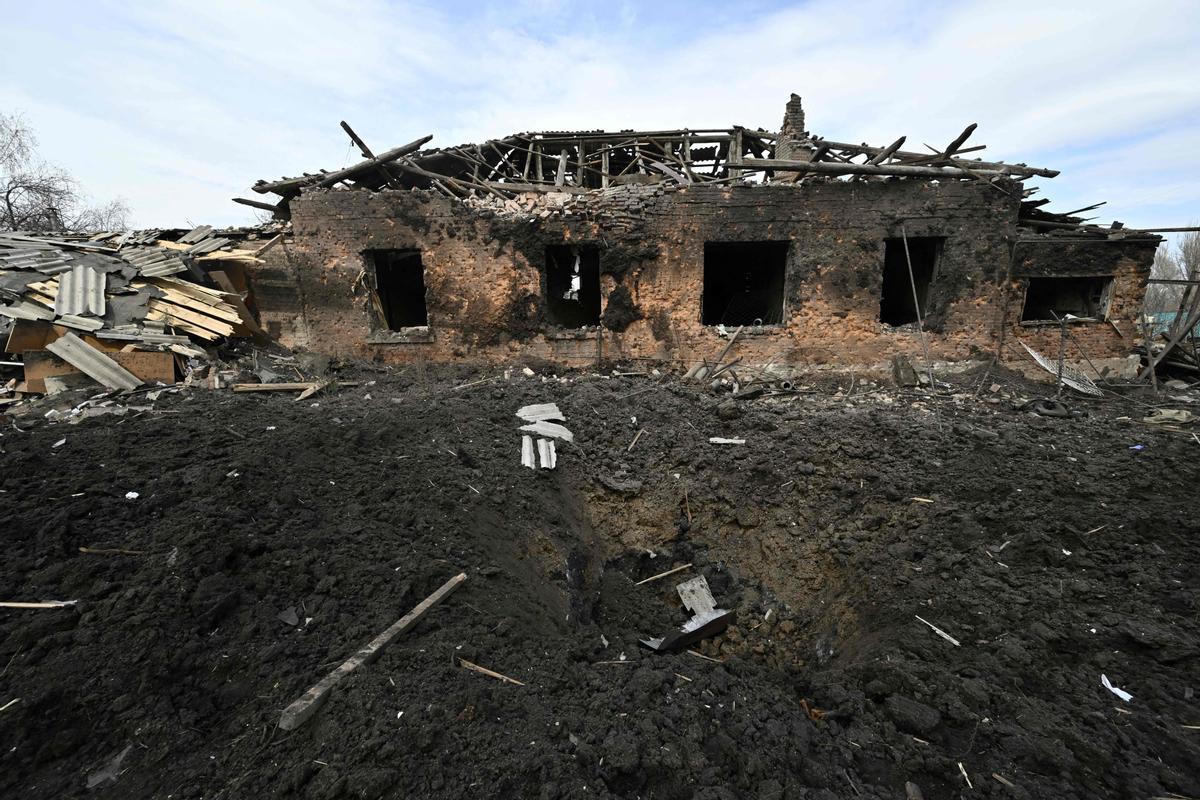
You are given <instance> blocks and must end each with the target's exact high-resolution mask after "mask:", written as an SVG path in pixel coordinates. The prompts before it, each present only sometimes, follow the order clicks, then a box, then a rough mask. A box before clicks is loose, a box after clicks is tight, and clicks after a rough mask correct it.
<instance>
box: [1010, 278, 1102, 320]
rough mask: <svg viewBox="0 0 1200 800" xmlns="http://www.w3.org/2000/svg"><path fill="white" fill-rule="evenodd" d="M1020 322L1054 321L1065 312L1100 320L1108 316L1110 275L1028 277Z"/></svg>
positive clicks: (1063, 315) (1060, 317)
mask: <svg viewBox="0 0 1200 800" xmlns="http://www.w3.org/2000/svg"><path fill="white" fill-rule="evenodd" d="M1028 280H1029V286H1028V287H1027V288H1026V289H1025V306H1024V308H1022V310H1021V321H1022V322H1054V321H1056V320H1055V317H1057V318H1058V319H1062V318H1063V317H1065V316H1066V315H1067V314H1072V315H1074V316H1076V317H1084V318H1088V319H1098V320H1103V319H1105V317H1106V316H1107V315H1108V294H1109V289H1110V288H1111V287H1112V276H1110V275H1089V276H1086V277H1077V276H1076V277H1054V278H1029V279H1028Z"/></svg>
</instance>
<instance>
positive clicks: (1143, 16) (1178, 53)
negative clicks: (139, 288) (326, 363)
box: [0, 0, 1200, 225]
mask: <svg viewBox="0 0 1200 800" xmlns="http://www.w3.org/2000/svg"><path fill="white" fill-rule="evenodd" d="M655 8H657V7H655ZM52 14H53V12H50V11H45V10H38V9H33V8H26V9H22V10H20V11H19V12H18V13H15V14H14V15H12V17H11V18H10V19H7V20H6V22H8V23H9V27H10V28H12V33H11V34H10V37H11V38H9V39H8V40H7V42H6V44H9V46H7V47H6V49H5V51H3V52H2V53H0V76H3V77H0V108H13V107H19V108H23V109H25V110H26V111H27V112H28V115H29V118H30V120H31V122H33V123H34V124H35V125H36V126H37V127H38V128H39V131H40V133H41V135H42V139H43V141H44V143H45V145H46V146H47V149H48V150H49V149H50V148H53V152H47V155H49V156H51V157H52V158H54V159H55V160H58V161H60V162H62V163H64V164H65V165H66V166H68V167H69V168H71V169H72V170H73V171H75V172H76V174H78V175H79V177H80V178H81V179H82V180H83V181H84V182H85V184H86V185H87V186H88V187H89V188H90V189H91V190H92V191H93V192H94V193H95V194H97V195H99V196H111V195H124V196H126V197H128V198H129V199H130V200H131V202H132V204H133V206H134V210H135V213H136V216H137V219H138V222H140V223H142V224H146V225H163V224H183V222H184V220H185V219H190V220H193V221H197V220H204V221H210V222H215V223H218V224H223V223H231V222H238V221H246V220H248V219H249V218H250V215H249V214H248V213H247V212H246V211H245V210H243V209H241V208H240V207H238V206H234V205H233V204H231V203H229V202H228V198H229V197H232V196H234V195H245V194H246V192H247V187H248V186H249V185H250V184H251V183H253V181H254V180H255V179H257V178H260V177H264V178H269V177H276V176H279V175H282V174H296V173H298V172H300V171H304V170H314V169H316V168H318V167H325V168H335V167H338V166H341V165H343V164H345V163H347V161H349V160H353V158H354V153H353V151H352V150H351V148H350V147H349V146H348V143H347V141H346V139H345V136H344V135H343V134H342V132H341V130H340V129H339V128H338V126H337V123H338V121H339V120H340V119H347V120H349V121H350V122H351V124H353V125H354V126H355V128H356V130H358V131H359V132H360V133H361V134H362V135H363V136H364V137H365V138H367V140H368V141H369V142H371V143H372V144H373V145H374V146H375V147H376V148H378V149H383V148H386V147H388V146H392V145H394V144H399V143H402V142H405V141H409V140H410V139H413V138H416V137H417V136H419V135H422V134H424V133H434V134H435V140H434V143H435V144H439V145H447V144H452V143H457V142H458V141H472V140H479V139H483V138H489V137H492V136H498V135H503V134H506V133H510V132H513V131H519V130H538V129H581V128H602V127H603V128H655V127H672V128H674V127H683V126H688V127H692V128H699V127H708V126H720V127H724V126H727V125H730V124H733V123H739V124H745V125H749V126H751V127H756V126H762V127H766V128H774V127H775V126H776V125H778V123H779V120H780V118H781V116H782V112H783V104H784V102H785V101H786V99H787V96H788V94H789V92H792V91H795V92H797V93H799V94H801V95H803V97H804V100H805V107H806V110H807V111H808V121H809V127H810V128H811V129H812V130H813V131H814V132H816V133H819V134H821V135H823V136H827V137H829V138H834V139H840V140H849V141H871V142H875V143H887V142H890V141H891V140H892V139H894V138H896V136H898V135H900V134H907V135H908V136H909V144H910V146H914V147H920V146H921V144H922V143H924V142H928V143H929V144H931V145H935V146H941V145H944V144H946V143H947V142H948V141H949V140H950V139H952V138H953V137H954V136H956V135H957V134H958V133H959V131H961V130H962V128H963V126H964V125H966V124H967V123H968V122H978V123H979V124H980V126H979V130H978V131H977V132H976V134H975V135H974V137H973V138H972V142H971V143H973V144H976V143H986V144H988V145H989V149H988V150H987V151H985V152H984V153H983V154H982V155H984V156H985V157H989V158H1004V159H1006V160H1011V161H1024V162H1027V163H1035V164H1039V165H1042V166H1051V167H1056V168H1061V169H1063V170H1064V173H1063V175H1062V176H1061V177H1059V178H1057V179H1055V180H1053V181H1043V182H1042V183H1041V186H1042V189H1043V190H1044V192H1045V193H1046V194H1049V195H1051V196H1052V197H1054V198H1055V200H1056V202H1055V204H1054V205H1053V206H1052V207H1055V208H1064V209H1066V208H1071V207H1076V206H1082V205H1087V204H1088V203H1090V202H1095V201H1098V200H1102V199H1108V200H1109V201H1110V205H1109V206H1106V207H1105V208H1104V211H1107V212H1109V213H1112V214H1115V215H1118V216H1120V218H1122V219H1123V220H1125V221H1126V222H1129V223H1130V224H1155V223H1157V224H1167V223H1171V224H1181V223H1183V222H1185V221H1186V220H1187V219H1191V218H1193V217H1195V216H1197V210H1196V209H1197V202H1198V201H1200V197H1197V191H1196V190H1194V189H1191V188H1190V187H1193V186H1200V164H1197V163H1196V159H1195V156H1194V145H1188V144H1187V142H1188V141H1191V142H1194V141H1195V140H1196V138H1197V133H1200V130H1198V129H1200V84H1198V83H1197V82H1196V81H1195V76H1197V75H1200V48H1196V47H1195V46H1194V44H1193V42H1194V41H1196V40H1197V38H1198V36H1200V4H1194V3H1187V2H1169V1H1168V0H1161V2H1148V3H1144V4H1142V5H1141V6H1140V7H1139V11H1138V13H1137V16H1136V17H1135V16H1133V15H1132V13H1131V10H1130V7H1129V6H1128V4H1125V3H1117V2H1113V1H1112V0H1103V1H1102V2H1091V3H1075V2H1066V3H1052V4H1051V3H1045V4H1042V5H1041V6H1039V7H1036V8H1034V7H1032V6H1020V5H1018V4H1013V3H1011V2H999V0H986V1H984V2H965V3H954V4H940V3H921V2H916V0H909V1H908V2H901V3H894V2H882V0H876V1H874V2H864V3H847V2H844V1H843V2H835V1H834V0H817V1H816V2H810V3H803V4H797V5H796V6H794V7H785V8H781V9H774V10H764V9H763V7H761V6H759V5H756V4H753V3H751V4H749V5H745V6H730V5H728V4H718V3H704V2H696V3H692V4H689V5H675V4H670V3H668V4H666V5H664V6H662V7H661V9H659V10H657V11H655V12H653V13H651V12H649V11H647V7H645V6H642V7H640V9H639V6H638V5H636V4H632V3H628V2H625V3H619V4H613V5H611V6H593V5H586V4H576V3H569V2H565V0H525V1H524V2H521V3H519V4H518V5H517V6H516V8H515V10H514V9H512V8H505V9H501V8H500V7H498V6H490V5H487V6H484V7H482V8H480V9H478V10H474V11H472V10H470V9H465V8H462V7H460V6H453V7H450V8H447V9H440V8H438V7H437V6H434V5H432V4H420V3H415V2H410V3H404V4H400V3H394V2H383V1H382V0H366V2H363V3H356V4H354V5H352V6H344V5H341V4H333V3H329V2H320V1H319V0H297V2H289V3H288V4H278V3H267V2H262V1H261V0H260V1H258V2H240V1H238V0H210V2H204V3H201V2H188V1H186V0H168V1H167V2H164V3H148V2H147V3H121V4H117V3H112V4H107V5H105V4H101V5H98V6H94V7H93V6H89V7H88V11H87V12H81V14H79V15H76V16H75V20H76V22H75V25H74V27H72V26H66V27H63V26H62V25H61V24H60V21H59V20H57V19H56V18H54V17H52V16H51V15H52ZM1151 20H1152V21H1153V24H1150V21H1151ZM50 51H53V52H55V53H56V54H57V55H56V58H55V59H50V60H47V59H45V58H44V57H43V55H42V54H44V53H45V52H50ZM29 64H37V65H38V67H39V68H38V69H29V68H28V65H29ZM1151 214H1152V215H1153V217H1154V218H1153V219H1151V218H1150V215H1151Z"/></svg>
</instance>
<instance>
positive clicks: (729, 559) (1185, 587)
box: [0, 368, 1200, 800]
mask: <svg viewBox="0 0 1200 800" xmlns="http://www.w3.org/2000/svg"><path fill="white" fill-rule="evenodd" d="M491 374H494V373H483V374H478V373H474V374H468V373H466V372H465V371H459V372H453V373H452V372H449V371H436V370H433V369H432V368H431V369H429V370H424V369H422V370H417V369H411V370H409V371H407V372H400V371H398V370H397V371H393V372H382V371H381V372H376V373H364V374H362V375H358V376H355V377H358V378H359V379H360V380H362V381H364V382H365V381H372V380H374V381H375V382H374V383H373V384H370V385H366V384H364V385H360V386H357V387H353V388H342V389H340V390H338V391H336V392H331V393H326V394H324V395H318V396H317V397H314V398H312V399H311V400H306V401H303V402H300V403H296V402H293V400H292V397H291V396H284V395H281V394H272V395H234V394H232V393H230V392H228V391H216V392H212V391H206V390H200V389H196V390H185V391H183V392H180V393H174V394H165V395H163V396H161V397H159V398H158V399H157V400H155V401H154V402H153V403H150V402H148V401H147V400H146V399H145V398H140V399H135V400H134V401H132V404H134V405H153V407H154V408H153V411H141V412H132V411H131V412H129V413H128V414H126V415H124V416H101V417H96V418H91V419H85V420H83V421H82V422H80V423H79V424H78V425H71V424H67V423H65V422H61V421H59V422H52V421H49V420H47V419H46V418H45V417H44V416H43V412H44V411H45V410H46V409H47V408H49V407H50V405H54V404H57V405H59V406H65V405H67V403H66V402H64V401H62V400H58V399H57V398H55V399H52V400H54V401H55V402H51V401H45V403H46V405H43V406H41V407H39V408H37V409H34V410H33V413H28V414H26V415H24V416H20V417H18V418H14V419H6V418H4V417H0V422H3V423H4V424H3V429H2V433H3V435H2V436H0V467H2V470H0V490H2V493H0V519H3V532H4V536H3V546H4V558H3V560H2V561H0V585H3V587H4V589H3V595H4V597H3V598H0V599H5V600H47V599H69V600H78V601H79V602H78V604H77V605H75V606H72V607H68V608H62V609H44V610H9V609H3V610H0V633H2V637H0V665H3V666H0V669H2V670H3V671H2V672H0V705H4V704H5V703H9V701H10V700H12V699H14V698H19V700H18V701H17V702H15V703H12V704H10V705H8V706H7V707H6V708H5V709H4V710H3V711H2V712H0V752H2V753H3V755H2V757H0V795H3V796H5V797H14V798H15V797H21V798H63V797H77V796H84V795H88V796H94V797H100V798H134V797H137V798H140V797H159V798H166V797H174V798H178V797H184V798H200V797H203V798H243V797H244V798H251V797H253V798H257V797H304V798H325V799H328V800H332V799H333V798H381V797H395V798H401V797H445V798H473V797H479V798H508V797H521V798H524V797H535V798H583V797H642V798H679V799H680V800H682V799H683V798H705V799H707V800H715V799H716V798H764V799H765V798H858V797H862V798H869V797H876V798H902V797H904V796H905V784H906V782H908V781H911V782H912V783H914V784H916V785H917V786H919V787H920V791H921V792H922V793H923V796H924V797H925V798H930V799H933V798H949V797H960V796H963V797H1005V798H1007V797H1017V798H1025V797H1037V798H1097V797H1106V798H1108V797H1111V798H1126V797H1138V798H1149V797H1155V796H1168V795H1169V794H1170V793H1177V794H1179V795H1183V796H1187V797H1197V796H1200V730H1197V729H1196V728H1195V727H1186V726H1196V725H1200V708H1198V707H1197V699H1196V697H1195V690H1196V689H1197V688H1198V687H1200V639H1198V636H1197V599H1196V597H1197V596H1196V589H1197V579H1196V574H1197V570H1198V569H1200V536H1198V534H1200V531H1198V530H1197V524H1196V522H1195V503H1196V486H1197V485H1198V482H1200V468H1198V467H1197V456H1198V455H1200V442H1197V441H1196V440H1195V439H1194V438H1193V437H1192V436H1191V435H1190V434H1188V433H1183V432H1179V431H1171V430H1161V429H1159V428H1156V427H1153V426H1149V425H1144V424H1142V423H1140V421H1139V420H1140V418H1141V416H1142V415H1143V413H1144V410H1145V409H1144V407H1143V406H1142V405H1140V404H1139V402H1138V401H1136V400H1127V401H1109V402H1106V403H1104V404H1098V403H1093V404H1090V405H1083V403H1082V401H1072V404H1073V405H1074V406H1075V407H1076V408H1082V409H1084V410H1085V411H1087V416H1085V417H1082V418H1075V419H1052V418H1046V417H1040V416H1036V415H1032V414H1029V413H1024V412H1020V411H1018V410H1016V406H1017V405H1018V404H1019V402H1020V399H1021V398H1022V397H1026V398H1027V397H1032V396H1035V395H1034V394H1032V391H1033V389H1031V387H1029V386H1025V385H1022V384H1020V383H1019V382H1017V381H1016V380H1015V379H1013V378H1007V379H1005V380H1004V381H1003V383H1004V385H1005V387H1006V388H1005V390H1003V391H1002V392H1001V393H998V394H993V393H992V392H990V391H989V390H988V389H987V388H986V387H987V386H988V385H990V384H991V383H992V381H994V380H996V378H995V375H994V374H993V375H992V376H990V377H986V378H982V379H981V380H980V381H977V380H975V379H973V378H969V377H963V378H959V379H957V380H958V382H959V383H960V389H959V391H960V392H961V394H959V395H955V396H953V397H952V396H949V392H947V393H946V395H945V396H940V397H933V396H930V395H928V394H927V393H923V392H921V391H905V392H901V391H898V390H895V389H886V390H876V389H873V388H872V387H870V386H869V385H868V386H866V387H864V385H863V384H862V383H861V382H859V384H858V388H857V389H856V390H855V392H854V395H853V396H851V397H848V398H847V397H845V396H841V395H838V394H835V393H834V387H832V386H821V387H816V388H814V389H813V390H812V393H810V394H801V395H797V396H794V397H785V398H760V399H756V400H742V401H737V400H731V399H730V398H729V397H728V395H716V394H712V393H709V392H708V391H707V390H702V389H699V388H695V387H694V386H689V385H684V384H680V383H679V382H678V381H677V380H676V379H674V378H670V379H668V378H660V377H655V376H625V377H604V376H597V375H591V374H572V375H570V376H568V379H566V380H565V381H559V380H556V379H551V378H548V377H545V376H536V377H526V376H523V375H521V374H520V373H519V372H515V373H514V374H513V375H512V377H511V378H508V379H506V378H503V377H497V378H496V379H494V380H492V381H489V382H484V383H479V384H476V385H474V386H471V387H469V388H465V389H455V388H453V387H455V386H457V385H460V384H464V383H469V382H471V381H478V380H481V379H483V378H486V377H488V376H489V375H491ZM844 382H845V383H848V381H844ZM977 384H978V386H979V387H982V391H979V392H978V394H976V390H977ZM549 401H555V402H558V403H559V405H560V407H561V408H562V409H563V411H564V412H565V414H566V417H567V422H566V424H567V426H568V427H569V428H570V429H571V430H572V431H574V432H575V435H576V437H577V438H576V444H575V445H565V444H564V445H561V446H560V448H559V468H558V469H557V470H555V471H553V472H551V471H540V470H539V471H531V470H528V469H523V468H522V467H521V466H520V464H519V450H520V448H519V435H518V432H517V427H518V425H519V422H518V420H517V419H516V417H515V416H514V412H515V410H516V409H517V408H518V407H519V406H521V405H523V404H526V403H532V402H549ZM635 417H636V423H634V422H633V418H635ZM1120 417H1126V418H1125V419H1121V418H1120ZM18 427H19V428H20V430H18V429H17V428H18ZM642 428H644V429H645V432H644V433H643V434H642V436H641V437H640V439H638V441H637V443H636V445H635V446H634V447H633V449H632V450H629V445H630V442H632V441H633V439H634V436H635V434H636V432H637V431H638V430H639V429H642ZM710 436H729V437H733V436H736V437H742V438H745V439H746V440H747V443H746V444H745V445H743V446H738V445H714V444H709V443H708V438H709V437H710ZM64 438H65V439H66V441H65V443H62V444H61V445H59V446H57V447H56V446H55V444H56V443H57V442H59V441H60V440H61V439H64ZM1136 445H1143V446H1144V447H1142V448H1140V449H1133V448H1134V446H1136ZM131 491H132V492H137V493H138V495H139V496H138V497H137V498H136V499H126V493H127V492H131ZM913 498H924V499H927V500H931V501H932V502H921V501H920V500H914V499H913ZM80 547H88V548H110V549H111V548H120V549H126V550H134V551H142V552H140V553H138V554H135V555H126V554H90V553H81V552H80V550H79V548H80ZM689 562H690V563H692V564H693V565H694V567H693V568H692V569H691V570H688V571H684V572H682V573H679V574H678V575H676V576H672V577H670V578H667V579H664V580H660V581H656V582H652V583H649V584H645V585H642V586H635V585H634V582H635V581H638V580H641V579H643V578H646V577H649V576H651V575H654V574H656V573H659V572H662V571H664V570H667V569H670V568H671V567H673V566H676V565H681V564H685V563H689ZM459 571H465V572H467V574H468V576H469V578H468V580H467V582H466V583H465V584H464V585H463V587H462V588H461V589H460V590H459V591H458V592H457V593H455V594H454V595H452V596H451V597H450V598H449V599H448V600H447V601H446V602H445V603H444V604H443V605H442V606H440V607H438V608H437V609H435V610H434V611H433V612H431V613H430V614H429V615H428V616H427V617H426V618H425V619H424V620H423V621H422V622H421V623H420V624H419V625H418V626H417V627H416V628H414V629H413V630H412V631H410V632H409V633H407V634H406V635H404V636H403V637H401V638H400V639H398V640H397V641H396V642H394V643H393V644H392V645H391V646H389V647H388V648H387V650H386V651H385V652H384V653H383V655H382V657H381V658H380V659H379V660H378V661H377V662H375V663H374V664H372V665H370V666H368V667H365V668H363V669H361V670H359V671H358V672H357V673H355V674H354V675H352V676H351V677H350V678H348V679H347V680H345V681H344V682H343V683H342V684H341V685H340V687H339V688H338V689H337V690H336V691H335V692H334V693H333V695H332V697H331V698H330V700H329V702H328V703H327V704H326V705H325V707H324V708H323V709H322V710H321V711H320V712H319V713H318V714H317V715H316V717H314V719H313V720H312V721H311V722H310V723H309V724H308V725H306V726H305V727H303V728H301V729H299V730H297V731H295V732H292V733H284V732H283V731H281V730H279V729H278V728H277V727H276V723H277V721H278V719H279V713H280V711H281V710H282V709H283V708H284V707H285V706H286V705H288V704H289V703H290V702H292V701H293V700H294V699H296V698H297V697H299V696H300V694H301V693H303V692H304V690H305V689H306V688H308V687H309V686H310V685H311V684H313V683H314V682H315V681H317V680H318V679H319V678H321V677H322V676H324V675H325V674H326V673H328V672H329V671H331V670H332V669H333V668H334V667H335V666H337V665H338V664H339V663H340V662H341V661H342V660H344V659H345V658H347V657H348V656H349V655H351V654H352V653H353V652H354V651H355V650H356V649H357V648H358V647H360V646H361V645H363V644H365V643H366V642H367V641H369V640H370V639H371V638H372V637H374V636H375V635H376V634H377V633H378V632H379V631H381V630H383V629H384V628H385V627H387V626H388V625H389V624H391V623H392V622H394V621H395V620H396V619H398V618H399V617H400V616H402V615H403V614H404V613H405V612H407V611H408V610H409V609H411V608H412V607H413V606H414V605H416V604H417V603H418V602H419V601H420V600H421V599H423V598H424V597H425V596H426V595H427V594H428V593H430V592H431V591H432V590H434V589H435V588H437V587H438V586H439V585H441V584H442V583H443V582H444V581H445V580H447V579H448V578H449V577H451V576H452V575H454V574H456V573H457V572H459ZM695 574H703V575H704V576H705V577H706V578H707V579H708V582H709V584H710V586H711V587H712V589H713V591H714V594H715V595H716V598H717V600H718V602H719V603H720V604H721V605H722V606H723V607H725V608H731V609H735V610H736V611H737V612H738V615H739V618H738V622H737V624H736V626H735V627H732V628H730V629H728V630H727V631H726V632H725V633H724V634H723V635H722V636H720V637H719V638H717V639H714V640H709V641H707V642H704V643H703V644H702V645H701V646H700V647H699V650H698V652H700V653H701V655H696V654H694V653H687V652H685V653H680V654H675V655H669V654H654V653H651V652H650V651H648V650H646V649H644V648H642V647H641V646H640V645H639V644H638V640H639V639H641V638H644V637H647V636H661V635H663V634H664V633H666V632H667V631H668V630H670V628H671V627H672V626H673V625H676V624H679V623H681V622H682V621H683V619H684V611H683V610H682V609H681V608H680V604H679V601H678V598H677V597H676V596H675V594H674V584H675V583H677V582H678V581H679V580H682V579H686V578H688V577H691V576H693V575H695ZM917 615H919V616H921V617H923V618H924V619H926V620H928V621H929V622H930V623H932V624H934V625H936V626H938V627H939V628H941V629H942V630H944V631H945V632H946V633H947V634H949V635H950V636H952V637H954V638H955V639H957V640H958V641H959V642H960V646H955V645H953V644H951V643H950V642H949V641H947V640H946V639H943V638H941V637H940V636H938V635H937V634H936V633H935V632H934V631H932V630H931V629H930V628H929V627H927V626H926V625H924V624H922V623H921V622H920V621H918V620H917V619H916V616H917ZM606 643H607V644H606ZM702 656H705V657H702ZM459 659H466V660H468V661H471V662H475V663H477V664H480V665H482V666H484V667H486V668H489V669H492V670H495V671H497V672H500V673H503V674H504V675H508V676H510V677H512V678H514V679H516V680H519V681H522V682H523V683H524V684H525V685H523V686H518V685H514V684H509V683H504V682H501V681H498V680H494V679H492V678H489V677H485V676H483V675H480V674H478V673H475V672H471V671H468V670H466V669H463V668H462V667H461V666H459ZM1101 674H1104V675H1106V676H1107V677H1108V678H1109V679H1110V680H1111V681H1112V683H1113V684H1114V685H1115V686H1117V687H1120V688H1122V689H1125V690H1127V691H1129V692H1131V693H1132V695H1133V699H1132V701H1130V702H1128V703H1126V702H1123V701H1122V700H1120V699H1119V698H1118V697H1116V696H1115V695H1114V694H1113V693H1111V692H1110V691H1108V690H1107V689H1106V688H1104V687H1103V686H1102V685H1101V679H1100V676H1101ZM122 753H124V757H123V758H121V759H120V760H119V764H117V765H115V768H113V769H110V770H109V773H110V775H111V776H114V777H115V780H114V778H113V777H106V776H105V774H104V771H105V769H106V768H109V767H113V766H114V760H116V759H117V757H118V756H120V755H121V754H122ZM960 765H961V767H960ZM964 773H965V777H964ZM994 776H997V777H994ZM89 778H90V780H91V782H92V783H94V784H97V785H95V786H94V788H91V789H89V788H88V784H89ZM967 779H969V780H970V784H971V786H972V787H973V788H969V787H968V784H967Z"/></svg>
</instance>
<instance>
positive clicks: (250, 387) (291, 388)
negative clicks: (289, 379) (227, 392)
mask: <svg viewBox="0 0 1200 800" xmlns="http://www.w3.org/2000/svg"><path fill="white" fill-rule="evenodd" d="M321 385H322V384H320V383H317V382H315V381H308V382H305V383H235V384H234V385H233V390H234V391H235V392H300V391H308V390H309V389H317V388H319V387H320V386H321Z"/></svg>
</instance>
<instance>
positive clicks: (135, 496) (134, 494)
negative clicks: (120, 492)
mask: <svg viewBox="0 0 1200 800" xmlns="http://www.w3.org/2000/svg"><path fill="white" fill-rule="evenodd" d="M139 497H141V495H140V494H138V493H137V492H126V493H125V499H126V500H137V499H138V498H139Z"/></svg>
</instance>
